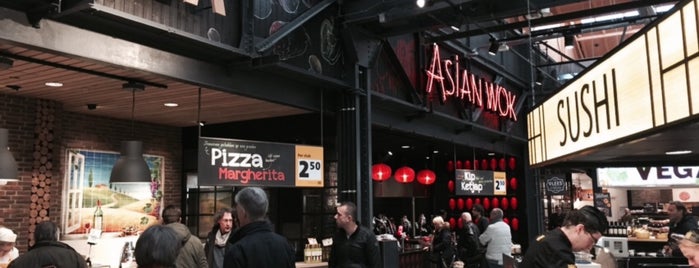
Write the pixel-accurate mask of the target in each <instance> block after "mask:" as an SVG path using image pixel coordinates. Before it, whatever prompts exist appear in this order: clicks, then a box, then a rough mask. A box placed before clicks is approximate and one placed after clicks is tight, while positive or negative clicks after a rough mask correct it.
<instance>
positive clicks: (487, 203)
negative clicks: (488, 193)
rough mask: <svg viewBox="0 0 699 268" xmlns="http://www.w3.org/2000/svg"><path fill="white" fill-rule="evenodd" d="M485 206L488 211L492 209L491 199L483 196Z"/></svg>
mask: <svg viewBox="0 0 699 268" xmlns="http://www.w3.org/2000/svg"><path fill="white" fill-rule="evenodd" d="M483 208H484V209H485V210H486V211H488V210H489V209H490V199H488V198H487V197H485V198H483Z"/></svg>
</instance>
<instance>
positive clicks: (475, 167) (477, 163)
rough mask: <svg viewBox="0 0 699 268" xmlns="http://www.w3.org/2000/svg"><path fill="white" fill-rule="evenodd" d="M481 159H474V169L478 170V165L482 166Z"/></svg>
mask: <svg viewBox="0 0 699 268" xmlns="http://www.w3.org/2000/svg"><path fill="white" fill-rule="evenodd" d="M480 163H481V161H478V159H476V160H473V170H478V167H480V165H481V164H480Z"/></svg>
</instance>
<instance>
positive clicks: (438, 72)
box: [425, 49, 444, 93]
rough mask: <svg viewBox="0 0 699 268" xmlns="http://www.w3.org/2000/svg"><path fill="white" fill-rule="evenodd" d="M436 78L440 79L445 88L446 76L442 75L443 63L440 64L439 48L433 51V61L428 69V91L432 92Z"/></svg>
mask: <svg viewBox="0 0 699 268" xmlns="http://www.w3.org/2000/svg"><path fill="white" fill-rule="evenodd" d="M435 68H436V69H435ZM435 79H437V80H438V83H439V84H440V85H441V86H442V89H443V88H444V76H442V65H440V64H439V49H435V50H434V51H433V52H432V63H431V64H430V69H429V70H427V87H426V88H425V89H426V91H427V93H432V87H433V85H434V80H435Z"/></svg>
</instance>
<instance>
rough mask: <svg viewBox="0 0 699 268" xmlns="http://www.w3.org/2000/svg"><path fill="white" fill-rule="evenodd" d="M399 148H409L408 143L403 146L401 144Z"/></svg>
mask: <svg viewBox="0 0 699 268" xmlns="http://www.w3.org/2000/svg"><path fill="white" fill-rule="evenodd" d="M400 148H403V149H410V145H403V146H401V147H400Z"/></svg>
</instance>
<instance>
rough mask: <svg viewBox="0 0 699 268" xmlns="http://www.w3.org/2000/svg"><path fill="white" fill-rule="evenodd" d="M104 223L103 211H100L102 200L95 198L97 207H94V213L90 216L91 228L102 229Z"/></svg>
mask: <svg viewBox="0 0 699 268" xmlns="http://www.w3.org/2000/svg"><path fill="white" fill-rule="evenodd" d="M103 224H104V213H103V212H102V202H101V201H100V200H99V199H97V208H96V209H95V213H94V214H93V218H92V228H95V229H98V230H104V229H103V228H102V227H103Z"/></svg>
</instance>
